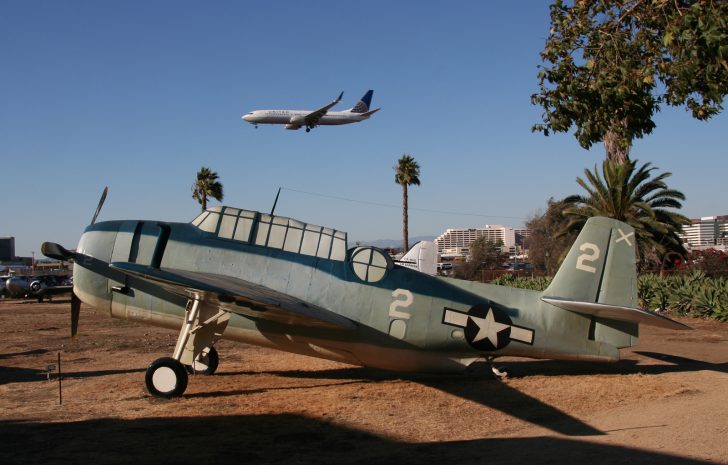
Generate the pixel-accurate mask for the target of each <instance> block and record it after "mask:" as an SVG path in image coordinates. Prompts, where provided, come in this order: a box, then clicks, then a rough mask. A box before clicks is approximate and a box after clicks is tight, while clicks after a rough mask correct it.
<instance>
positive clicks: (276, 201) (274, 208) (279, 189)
mask: <svg viewBox="0 0 728 465" xmlns="http://www.w3.org/2000/svg"><path fill="white" fill-rule="evenodd" d="M279 195H281V188H280V187H279V188H278V193H277V194H276V199H275V201H273V208H271V209H270V216H273V212H274V211H276V204H278V196H279Z"/></svg>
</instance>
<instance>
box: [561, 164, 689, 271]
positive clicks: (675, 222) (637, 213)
mask: <svg viewBox="0 0 728 465" xmlns="http://www.w3.org/2000/svg"><path fill="white" fill-rule="evenodd" d="M656 169H657V167H654V166H652V165H651V164H650V163H646V164H644V165H642V166H641V167H639V168H638V167H637V160H624V161H617V160H609V159H607V160H604V162H603V163H602V172H603V178H602V176H600V174H599V172H598V171H597V167H596V166H594V171H593V172H592V171H589V170H588V169H585V170H584V175H585V177H586V179H587V180H586V181H585V180H584V179H582V178H580V177H577V178H576V182H577V183H578V184H579V185H580V186H581V187H583V188H584V190H586V191H587V194H588V195H586V196H583V195H572V196H569V197H567V198H565V199H564V202H565V203H566V204H567V208H566V209H564V213H563V214H564V216H565V217H566V218H567V219H568V220H569V223H568V224H567V225H566V227H565V228H564V230H563V231H562V233H567V232H573V231H579V230H581V228H582V226H584V223H585V222H586V220H587V219H588V218H590V217H592V216H606V217H608V218H614V219H617V220H620V221H623V222H625V223H627V224H629V225H630V226H632V227H633V228H634V229H635V234H636V236H637V250H638V253H639V260H640V263H641V264H642V267H643V268H644V267H645V266H646V265H647V264H648V261H655V262H657V263H658V264H661V261H662V258H664V257H666V256H667V255H668V254H669V253H673V254H674V253H677V254H680V255H684V254H685V253H686V251H685V248H684V247H683V245H682V241H681V240H680V238H679V237H678V232H680V231H681V229H682V226H683V225H685V224H689V223H690V220H689V219H688V218H686V217H685V216H683V215H681V214H680V213H677V212H675V211H672V210H669V209H679V208H681V207H682V204H681V203H680V201H681V200H685V195H683V193H682V192H680V191H677V190H674V189H670V188H668V187H667V184H666V183H665V181H664V180H665V179H666V178H668V177H670V176H671V175H672V174H671V173H662V174H659V175H657V176H655V177H651V173H652V171H654V170H656Z"/></svg>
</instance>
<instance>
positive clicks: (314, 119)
mask: <svg viewBox="0 0 728 465" xmlns="http://www.w3.org/2000/svg"><path fill="white" fill-rule="evenodd" d="M343 96H344V93H343V92H342V93H340V94H339V96H338V97H336V99H335V100H334V101H333V102H331V103H329V104H328V105H325V106H323V107H321V108H319V109H318V110H316V111H312V112H311V113H309V114H307V115H306V116H304V121H305V122H306V125H307V126H316V124H317V123H318V121H319V120H320V119H321V117H322V116H324V115H325V114H326V112H327V111H329V109H330V108H331V107H333V106H334V105H336V104H337V103H339V102H341V97H343Z"/></svg>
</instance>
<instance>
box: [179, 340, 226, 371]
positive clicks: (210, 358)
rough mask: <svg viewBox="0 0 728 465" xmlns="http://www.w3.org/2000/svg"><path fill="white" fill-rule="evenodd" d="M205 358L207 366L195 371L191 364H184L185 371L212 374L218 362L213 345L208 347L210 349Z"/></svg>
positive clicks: (218, 358)
mask: <svg viewBox="0 0 728 465" xmlns="http://www.w3.org/2000/svg"><path fill="white" fill-rule="evenodd" d="M206 359H207V360H205V365H207V368H205V369H204V370H199V371H197V370H195V369H194V368H193V367H192V366H191V365H185V368H187V372H188V373H189V374H194V375H205V376H210V375H213V374H214V373H215V371H217V366H218V365H219V364H220V357H219V355H218V354H217V350H215V348H214V347H210V351H209V352H208V353H207V357H206Z"/></svg>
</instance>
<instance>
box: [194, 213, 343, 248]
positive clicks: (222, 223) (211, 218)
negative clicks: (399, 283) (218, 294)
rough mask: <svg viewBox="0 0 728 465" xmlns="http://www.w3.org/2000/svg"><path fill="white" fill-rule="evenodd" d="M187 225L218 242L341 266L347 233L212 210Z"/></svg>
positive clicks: (293, 221) (282, 219) (281, 218)
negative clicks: (250, 246)
mask: <svg viewBox="0 0 728 465" xmlns="http://www.w3.org/2000/svg"><path fill="white" fill-rule="evenodd" d="M190 224H192V226H194V227H196V228H197V229H199V230H201V231H204V232H206V233H210V234H215V235H216V236H217V237H218V238H219V239H222V240H228V241H234V242H240V243H244V244H250V245H255V246H260V247H267V248H270V249H276V250H283V251H286V252H292V253H296V254H298V255H305V256H309V257H317V258H324V259H329V260H335V261H340V262H343V261H345V260H346V257H347V233H346V232H344V231H338V230H335V229H333V228H326V227H322V226H317V225H313V224H308V223H304V222H302V221H299V220H296V219H293V218H288V217H285V216H275V215H269V214H265V213H260V212H255V211H250V210H243V209H239V208H232V207H225V206H216V207H211V208H208V209H207V210H206V211H204V212H202V213H201V214H199V215H198V216H197V217H196V218H195V219H193V220H192V221H191V222H190Z"/></svg>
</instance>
